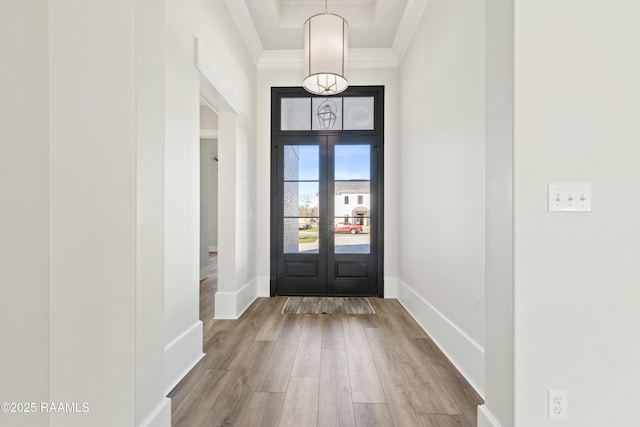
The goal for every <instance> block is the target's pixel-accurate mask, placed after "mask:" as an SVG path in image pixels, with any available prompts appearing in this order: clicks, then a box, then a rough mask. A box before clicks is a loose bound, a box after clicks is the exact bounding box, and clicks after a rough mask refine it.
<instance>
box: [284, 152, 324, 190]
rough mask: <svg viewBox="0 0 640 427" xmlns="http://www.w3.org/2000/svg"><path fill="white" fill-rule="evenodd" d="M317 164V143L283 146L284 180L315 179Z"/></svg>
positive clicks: (317, 170)
mask: <svg viewBox="0 0 640 427" xmlns="http://www.w3.org/2000/svg"><path fill="white" fill-rule="evenodd" d="M319 165H320V148H319V147H318V146H317V145H285V146H284V180H285V181H317V180H318V179H319V177H320V173H319V170H320V169H319Z"/></svg>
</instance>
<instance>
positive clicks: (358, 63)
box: [258, 48, 400, 70]
mask: <svg viewBox="0 0 640 427" xmlns="http://www.w3.org/2000/svg"><path fill="white" fill-rule="evenodd" d="M399 64H400V61H399V59H398V56H397V55H396V52H395V51H394V50H393V49H391V48H384V49H349V56H348V66H349V68H395V67H398V65H399ZM303 67H304V54H303V51H302V50H265V51H263V52H262V55H261V56H260V59H259V60H258V69H261V70H273V69H279V70H282V69H302V68H303Z"/></svg>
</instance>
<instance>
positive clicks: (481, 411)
mask: <svg viewBox="0 0 640 427" xmlns="http://www.w3.org/2000/svg"><path fill="white" fill-rule="evenodd" d="M478 427H502V425H501V424H500V423H499V422H498V420H497V419H496V417H494V416H493V414H492V413H491V411H489V410H488V409H487V405H480V406H478Z"/></svg>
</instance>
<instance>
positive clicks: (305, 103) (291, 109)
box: [280, 98, 311, 130]
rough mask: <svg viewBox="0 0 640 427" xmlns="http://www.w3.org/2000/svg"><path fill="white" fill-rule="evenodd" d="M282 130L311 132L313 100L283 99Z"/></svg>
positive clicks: (281, 109) (281, 111) (281, 110)
mask: <svg viewBox="0 0 640 427" xmlns="http://www.w3.org/2000/svg"><path fill="white" fill-rule="evenodd" d="M280 101H281V107H280V129H281V130H311V98H282V99H281V100H280Z"/></svg>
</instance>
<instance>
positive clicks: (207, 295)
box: [200, 252, 218, 323]
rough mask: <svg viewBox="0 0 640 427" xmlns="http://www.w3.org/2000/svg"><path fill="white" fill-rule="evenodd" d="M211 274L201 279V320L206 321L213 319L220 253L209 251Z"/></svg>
mask: <svg viewBox="0 0 640 427" xmlns="http://www.w3.org/2000/svg"><path fill="white" fill-rule="evenodd" d="M209 267H210V268H211V275H210V276H209V277H207V278H206V279H203V280H201V281H200V320H202V322H203V323H206V322H208V321H210V320H211V319H213V315H214V310H215V295H216V292H218V253H217V252H209Z"/></svg>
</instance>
